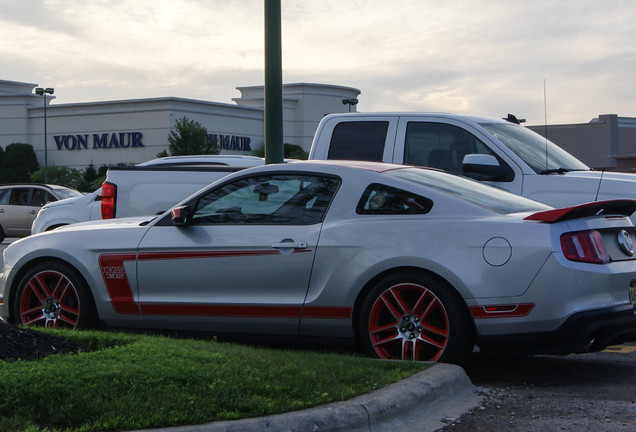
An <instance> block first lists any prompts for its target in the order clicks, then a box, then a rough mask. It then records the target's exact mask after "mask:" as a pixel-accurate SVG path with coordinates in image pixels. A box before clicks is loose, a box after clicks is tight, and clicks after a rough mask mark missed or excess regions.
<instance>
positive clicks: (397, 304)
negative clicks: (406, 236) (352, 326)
mask: <svg viewBox="0 0 636 432" xmlns="http://www.w3.org/2000/svg"><path fill="white" fill-rule="evenodd" d="M370 312H371V313H370V314H369V338H370V341H371V345H372V346H373V349H374V350H375V352H376V354H377V355H378V356H379V357H380V358H383V359H399V360H422V361H437V360H439V359H440V357H441V356H442V355H443V354H444V350H445V349H446V346H447V344H448V341H449V333H450V331H449V324H448V323H449V321H448V313H447V312H446V308H445V307H444V305H443V304H442V302H441V301H440V299H439V298H438V297H437V296H436V295H435V294H434V293H433V292H432V291H430V290H429V289H427V288H425V287H424V286H421V285H417V284H412V283H402V284H397V285H394V286H392V287H390V288H388V289H386V290H385V291H384V292H382V293H381V294H380V295H379V296H378V298H377V299H376V300H375V302H374V303H373V305H372V307H371V311H370Z"/></svg>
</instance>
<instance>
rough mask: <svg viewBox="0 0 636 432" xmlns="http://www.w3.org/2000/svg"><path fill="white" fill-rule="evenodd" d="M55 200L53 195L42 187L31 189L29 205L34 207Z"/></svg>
mask: <svg viewBox="0 0 636 432" xmlns="http://www.w3.org/2000/svg"><path fill="white" fill-rule="evenodd" d="M51 201H57V198H55V197H54V196H53V195H51V194H50V193H48V192H47V191H45V190H43V189H33V192H32V194H31V205H32V206H35V207H42V206H43V205H44V204H46V203H47V202H51Z"/></svg>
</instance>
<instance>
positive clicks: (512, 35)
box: [0, 0, 636, 124]
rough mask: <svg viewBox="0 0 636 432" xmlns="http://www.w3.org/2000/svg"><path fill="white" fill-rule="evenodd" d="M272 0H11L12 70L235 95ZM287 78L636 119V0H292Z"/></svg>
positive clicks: (373, 98)
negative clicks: (266, 1) (266, 5)
mask: <svg viewBox="0 0 636 432" xmlns="http://www.w3.org/2000/svg"><path fill="white" fill-rule="evenodd" d="M263 5H264V2H263V0H82V1H80V0H0V47H1V49H0V79H1V80H9V81H21V82H30V83H36V84H38V85H40V86H44V87H54V88H55V95H56V96H57V98H56V100H55V101H54V102H53V103H54V104H61V103H71V102H91V101H101V100H116V99H136V98H147V97H164V96H175V97H183V98H192V99H202V100H208V101H214V102H222V103H233V102H232V98H235V97H240V92H239V91H238V90H236V87H240V86H251V85H262V84H263V81H264V78H263V77H264V49H263V47H264V37H263V34H264V24H263V21H264V17H263ZM281 5H282V6H281V7H282V39H283V40H282V52H283V82H284V83H295V82H308V83H323V84H336V85H343V86H349V87H355V88H357V89H359V90H361V92H362V93H361V94H360V96H359V100H360V103H359V105H358V110H359V111H380V110H388V111H394V110H405V111H447V112H459V113H471V114H483V115H488V116H494V117H502V116H505V115H506V114H507V113H513V114H515V115H517V116H518V117H521V118H526V119H527V121H528V124H543V122H544V116H545V113H546V112H544V88H545V89H546V92H545V93H546V94H547V97H546V98H545V100H546V102H547V120H548V123H550V124H558V123H585V122H588V121H589V120H591V119H592V118H594V117H597V116H598V115H599V114H618V115H620V116H626V117H636V106H635V102H636V81H635V78H636V2H634V1H632V0H624V1H620V0H605V1H600V0H593V1H588V0H561V1H553V0H533V1H520V0H519V1H515V0H448V1H446V2H441V1H440V0H395V1H387V0H367V1H365V0H314V1H309V0H305V1H303V0H281Z"/></svg>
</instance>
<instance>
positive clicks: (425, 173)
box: [386, 168, 551, 214]
mask: <svg viewBox="0 0 636 432" xmlns="http://www.w3.org/2000/svg"><path fill="white" fill-rule="evenodd" d="M386 174H387V175H390V176H393V177H399V178H401V179H404V180H408V181H412V182H414V183H418V184H421V185H424V186H428V187H430V188H433V189H437V190H439V191H442V192H445V193H447V194H450V195H454V196H456V197H458V198H461V199H463V200H465V201H469V202H471V203H473V204H477V205H479V206H481V207H485V208H487V209H489V210H492V211H494V212H497V213H504V214H508V213H517V212H527V211H541V210H549V209H550V208H551V207H549V206H546V205H544V204H541V203H539V202H536V201H532V200H530V199H527V198H524V197H521V196H519V195H514V194H511V193H510V192H506V191H504V190H501V189H498V188H496V187H494V186H488V185H485V184H482V183H479V182H476V181H474V180H470V179H467V178H465V177H460V176H456V175H453V174H447V173H443V172H440V171H432V170H425V169H421V168H404V169H396V170H391V171H387V172H386Z"/></svg>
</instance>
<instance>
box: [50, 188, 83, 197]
mask: <svg viewBox="0 0 636 432" xmlns="http://www.w3.org/2000/svg"><path fill="white" fill-rule="evenodd" d="M53 190H54V191H55V195H57V197H58V199H61V200H63V199H66V198H73V197H76V196H81V195H82V193H81V192H78V191H76V190H75V189H69V188H65V187H54V188H53Z"/></svg>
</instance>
